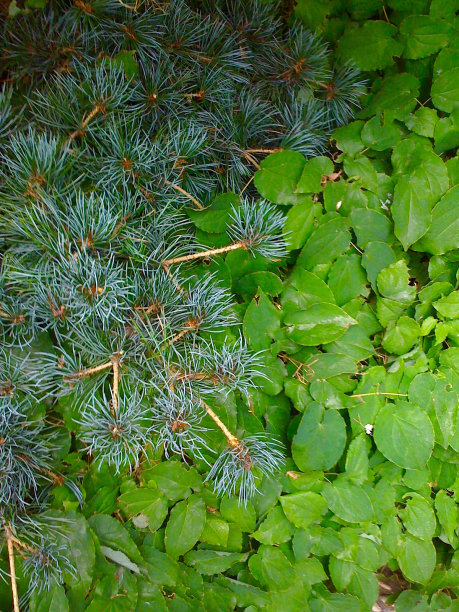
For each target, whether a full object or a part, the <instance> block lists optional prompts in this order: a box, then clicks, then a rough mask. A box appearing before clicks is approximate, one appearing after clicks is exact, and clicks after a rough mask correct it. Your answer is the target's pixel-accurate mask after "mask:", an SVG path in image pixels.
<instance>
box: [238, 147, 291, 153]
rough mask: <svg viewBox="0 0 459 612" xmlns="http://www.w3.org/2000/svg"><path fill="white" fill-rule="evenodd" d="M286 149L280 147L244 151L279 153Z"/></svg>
mask: <svg viewBox="0 0 459 612" xmlns="http://www.w3.org/2000/svg"><path fill="white" fill-rule="evenodd" d="M283 150H284V149H282V148H278V149H244V151H243V152H242V153H243V154H244V153H279V152H280V151H283Z"/></svg>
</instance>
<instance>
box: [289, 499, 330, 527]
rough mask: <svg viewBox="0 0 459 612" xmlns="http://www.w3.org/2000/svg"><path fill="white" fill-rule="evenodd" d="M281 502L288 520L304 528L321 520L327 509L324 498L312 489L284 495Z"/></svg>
mask: <svg viewBox="0 0 459 612" xmlns="http://www.w3.org/2000/svg"><path fill="white" fill-rule="evenodd" d="M280 502H281V504H282V508H283V510H284V513H285V516H286V517H287V518H288V520H289V521H290V522H291V523H293V524H294V525H295V527H298V528H302V529H307V528H308V527H309V526H310V525H311V524H312V523H315V522H316V521H320V519H321V517H322V515H323V514H325V512H326V510H327V502H326V501H325V500H324V498H323V497H321V496H320V495H317V493H313V492H312V491H304V492H301V493H292V494H291V495H283V496H282V497H281V498H280Z"/></svg>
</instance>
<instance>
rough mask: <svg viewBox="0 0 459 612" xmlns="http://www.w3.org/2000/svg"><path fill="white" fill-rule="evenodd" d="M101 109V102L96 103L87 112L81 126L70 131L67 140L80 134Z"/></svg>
mask: <svg viewBox="0 0 459 612" xmlns="http://www.w3.org/2000/svg"><path fill="white" fill-rule="evenodd" d="M102 110H103V106H102V105H101V104H96V106H95V107H94V108H93V109H92V111H91V112H90V113H89V115H88V116H87V117H86V119H84V120H83V121H82V123H81V127H79V128H78V129H77V130H75V131H74V132H72V133H71V134H70V136H69V137H68V139H67V140H68V141H71V140H74V139H75V138H76V137H77V136H81V134H82V133H83V132H84V130H85V129H86V128H87V127H88V125H89V123H90V121H91V120H92V119H94V117H95V116H96V115H98V114H99V113H100V112H102Z"/></svg>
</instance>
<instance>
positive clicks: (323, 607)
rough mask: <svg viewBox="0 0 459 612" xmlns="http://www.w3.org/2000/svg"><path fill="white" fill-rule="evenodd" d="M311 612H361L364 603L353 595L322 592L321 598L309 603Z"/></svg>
mask: <svg viewBox="0 0 459 612" xmlns="http://www.w3.org/2000/svg"><path fill="white" fill-rule="evenodd" d="M309 605H310V607H311V612H361V610H362V603H361V602H360V601H359V600H358V599H357V598H356V597H352V595H344V594H343V593H330V592H328V591H322V592H321V593H320V597H319V598H317V599H311V600H310V601H309Z"/></svg>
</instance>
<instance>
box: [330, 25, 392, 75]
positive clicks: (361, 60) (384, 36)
mask: <svg viewBox="0 0 459 612" xmlns="http://www.w3.org/2000/svg"><path fill="white" fill-rule="evenodd" d="M396 33H397V28H395V27H394V26H393V25H391V24H389V23H386V22H385V21H367V22H366V23H365V24H364V25H363V26H361V27H359V28H349V29H348V30H347V31H346V32H345V33H344V36H342V37H341V39H340V40H339V43H338V56H339V57H340V59H341V60H342V61H347V60H353V61H354V62H355V64H356V65H357V67H358V68H360V70H378V69H380V68H385V67H386V66H389V65H390V64H391V63H392V58H393V57H394V56H399V55H400V53H401V52H402V49H403V46H402V44H401V43H399V42H398V41H396V40H395V39H394V38H393V36H394V35H395V34H396Z"/></svg>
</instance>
